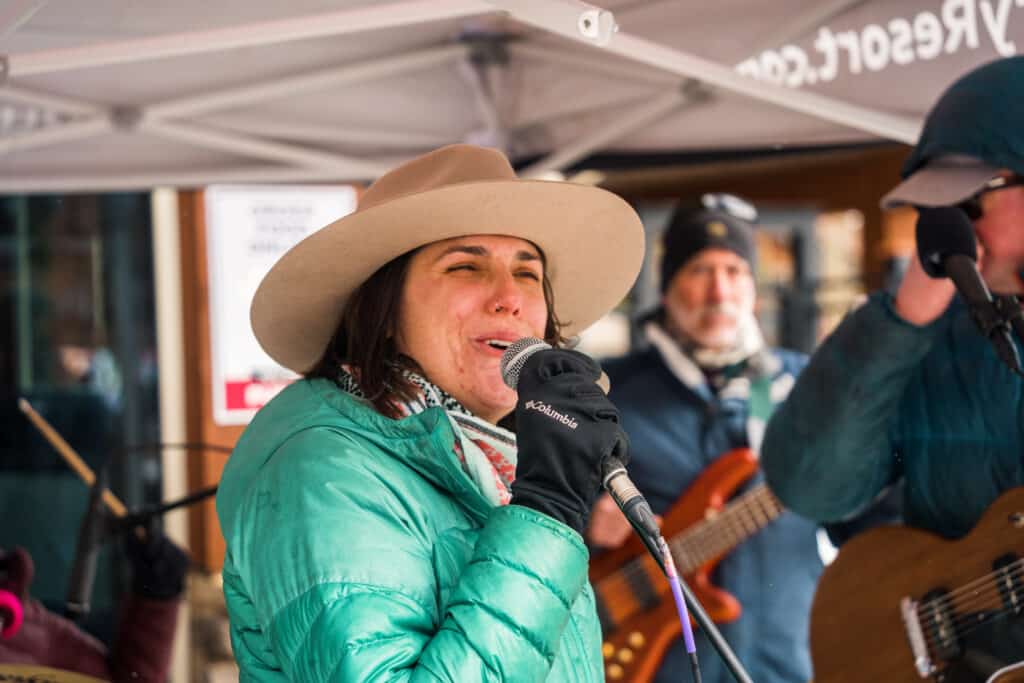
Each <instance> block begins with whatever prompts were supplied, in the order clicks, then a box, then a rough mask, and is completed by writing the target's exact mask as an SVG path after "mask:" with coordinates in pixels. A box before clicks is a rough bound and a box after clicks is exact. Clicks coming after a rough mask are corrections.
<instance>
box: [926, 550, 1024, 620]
mask: <svg viewBox="0 0 1024 683" xmlns="http://www.w3.org/2000/svg"><path fill="white" fill-rule="evenodd" d="M1021 567H1024V558H1022V559H1019V560H1014V561H1013V562H1011V563H1009V564H1007V565H1006V566H1005V567H1001V568H1000V569H997V570H995V571H992V572H989V573H988V574H983V575H981V576H979V577H978V578H976V579H974V580H972V581H968V582H967V583H965V584H964V585H962V586H960V587H959V588H956V589H954V590H951V591H950V592H948V593H943V594H941V595H937V596H935V597H934V598H930V599H929V600H928V601H927V602H922V603H919V605H918V609H919V610H920V608H921V607H925V606H930V605H932V604H933V603H935V602H941V601H955V600H958V599H959V598H960V596H962V595H965V594H968V593H973V592H974V591H975V590H976V589H977V588H978V587H979V586H981V585H983V584H988V583H990V582H993V581H998V580H999V579H1004V578H1007V577H1006V575H1007V574H1011V575H1012V574H1013V573H1014V572H1016V571H1017V570H1018V569H1020V568H1021Z"/></svg>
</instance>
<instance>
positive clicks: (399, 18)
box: [6, 0, 494, 78]
mask: <svg viewBox="0 0 1024 683" xmlns="http://www.w3.org/2000/svg"><path fill="white" fill-rule="evenodd" d="M493 11H494V8H493V7H492V6H490V5H488V4H486V3H484V2H482V1H481V0H411V1H410V2H392V3H386V4H382V5H374V6H371V7H359V8H355V9H347V10H340V11H337V12H326V13H323V14H312V15H306V16H301V17H293V18H289V19H277V20H272V21H261V22H254V23H251V24H242V25H240V26H229V27H225V28H215V29H208V30H203V31H189V32H182V33H173V34H167V35H159V36H152V37H147V38H137V39H132V40H122V41H115V42H110V43H94V44H91V45H84V46H81V47H70V48H58V49H54V50H39V51H33V52H26V53H21V54H12V55H8V56H7V58H6V59H7V74H8V76H9V77H10V78H17V77H22V76H33V75H37V74H47V73H55V72H59V71H69V70H72V69H84V68H89V67H97V66H107V65H110V64H126V63H133V62H141V61H146V60H150V59H159V58H164V57H182V56H185V55H196V54H203V53H206V52H219V51H221V50H230V49H235V48H241V47H256V46H261V45H276V44H280V43H285V42H290V41H296V40H306V39H310V38H324V37H328V36H339V35H344V34H349V33H359V32H363V31H372V30H377V29H384V28H397V27H400V26H409V25H415V24H421V23H426V22H430V21H440V20H444V19H457V18H460V17H467V16H474V15H478V14H488V13H491V12H493Z"/></svg>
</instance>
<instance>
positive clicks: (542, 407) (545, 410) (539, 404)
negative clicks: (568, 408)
mask: <svg viewBox="0 0 1024 683" xmlns="http://www.w3.org/2000/svg"><path fill="white" fill-rule="evenodd" d="M523 407H524V408H526V409H527V410H534V411H536V412H538V413H542V414H544V415H547V416H548V417H550V418H552V419H555V420H558V421H559V422H561V423H562V424H564V425H565V426H567V427H568V428H569V429H576V428H577V427H579V423H578V422H576V420H574V419H573V418H571V417H569V416H568V415H563V414H562V413H560V412H558V411H557V410H555V409H554V408H552V407H551V406H549V405H548V404H547V403H544V402H543V401H527V402H526V403H525V404H524V405H523Z"/></svg>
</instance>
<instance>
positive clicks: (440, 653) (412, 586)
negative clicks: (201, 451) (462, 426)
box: [217, 380, 603, 683]
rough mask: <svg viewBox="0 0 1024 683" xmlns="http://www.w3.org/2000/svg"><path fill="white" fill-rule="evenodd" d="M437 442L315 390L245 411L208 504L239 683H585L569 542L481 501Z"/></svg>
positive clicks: (582, 630)
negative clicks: (220, 545) (219, 545)
mask: <svg viewBox="0 0 1024 683" xmlns="http://www.w3.org/2000/svg"><path fill="white" fill-rule="evenodd" d="M453 440H454V434H453V432H452V429H451V426H450V423H449V421H448V417H447V415H446V414H445V413H444V411H443V410H441V409H440V408H430V409H428V410H426V411H424V412H422V413H420V414H418V415H413V416H411V417H408V418H405V419H403V420H391V419H388V418H386V417H383V416H381V415H379V414H378V413H376V412H375V411H374V410H373V409H372V408H371V407H369V406H368V405H366V404H365V403H363V402H361V401H359V400H357V399H354V398H352V397H351V396H350V395H349V394H346V393H344V392H342V391H340V390H339V389H338V388H337V387H336V386H335V385H334V384H333V383H331V382H329V381H327V380H312V381H307V380H303V381H298V382H296V383H294V384H292V385H291V386H289V387H288V388H287V389H285V390H284V391H283V392H282V393H281V394H279V395H278V396H277V397H276V398H274V400H273V401H271V402H270V403H269V404H268V405H267V406H266V407H264V408H263V409H262V410H261V411H260V412H259V413H258V414H257V415H256V418H255V419H254V420H253V421H252V423H251V424H250V425H249V427H248V428H247V429H246V431H245V433H244V434H243V435H242V438H241V440H240V441H239V443H238V446H237V447H236V448H235V451H234V452H233V453H232V455H231V458H230V460H229V461H228V464H227V467H226V468H225V470H224V475H223V478H222V479H221V483H220V490H219V491H218V494H217V513H218V516H219V518H220V522H221V528H222V529H223V531H224V537H225V539H226V540H227V557H226V559H225V564H224V572H223V576H224V594H225V597H226V599H227V607H228V616H229V618H230V621H231V640H232V646H233V649H234V652H235V657H236V659H237V660H238V664H239V666H240V668H241V680H242V681H275V682H278V681H302V682H303V683H316V682H318V681H337V682H341V681H349V682H352V683H370V682H371V681H451V682H456V681H457V682H459V683H462V682H464V681H493V682H499V681H524V682H539V681H548V680H550V681H559V682H562V681H568V682H578V683H590V682H592V681H600V680H602V676H603V670H602V662H601V650H600V648H601V641H600V638H601V634H600V627H599V625H598V622H597V615H596V611H595V607H594V596H593V592H592V591H591V588H590V585H589V583H587V561H588V554H587V550H586V547H585V546H584V545H583V539H582V538H581V537H580V536H579V534H577V533H576V532H575V531H573V530H571V529H569V527H567V526H565V525H563V524H561V523H559V522H556V521H555V520H553V519H551V518H550V517H547V516H546V515H543V514H541V513H539V512H535V511H534V510H530V509H528V508H525V507H521V506H518V505H507V506H504V507H499V508H494V507H492V506H491V505H490V504H489V503H488V502H487V500H486V499H485V498H484V497H483V495H482V494H481V493H480V492H479V491H478V490H477V489H476V487H475V485H474V484H473V482H472V481H471V480H470V478H469V477H468V476H467V475H466V474H465V473H464V472H463V470H462V468H461V466H460V465H459V463H458V460H457V458H456V457H455V455H454V453H453V451H452V445H453Z"/></svg>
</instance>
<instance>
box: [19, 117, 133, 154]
mask: <svg viewBox="0 0 1024 683" xmlns="http://www.w3.org/2000/svg"><path fill="white" fill-rule="evenodd" d="M114 130H115V126H114V123H113V122H112V121H111V120H110V118H109V117H107V116H105V115H104V116H96V117H93V118H89V119H85V120H82V121H72V122H70V123H62V124H60V125H57V126H48V127H46V128H40V129H37V130H32V131H29V132H27V133H19V134H17V135H11V136H5V137H2V138H0V156H3V155H4V154H9V153H10V152H14V151H16V150H24V149H33V148H35V147H46V146H47V145H54V144H57V143H58V142H69V141H71V140H82V139H84V138H91V137H95V136H97V135H103V134H104V133H111V132H113V131H114Z"/></svg>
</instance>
